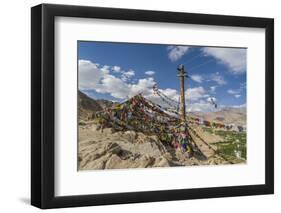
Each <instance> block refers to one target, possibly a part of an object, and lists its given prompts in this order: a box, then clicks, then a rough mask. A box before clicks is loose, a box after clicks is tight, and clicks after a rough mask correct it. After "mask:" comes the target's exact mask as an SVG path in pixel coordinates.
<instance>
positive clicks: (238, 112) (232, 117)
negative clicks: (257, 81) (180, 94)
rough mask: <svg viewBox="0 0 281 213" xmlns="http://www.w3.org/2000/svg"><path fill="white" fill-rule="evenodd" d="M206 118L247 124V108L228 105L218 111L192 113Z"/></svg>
mask: <svg viewBox="0 0 281 213" xmlns="http://www.w3.org/2000/svg"><path fill="white" fill-rule="evenodd" d="M192 114H194V115H195V116H197V117H201V118H203V119H204V120H208V121H215V122H222V123H224V124H236V125H242V126H243V125H246V119H247V116H246V108H245V107H241V108H232V107H226V108H223V109H222V110H220V111H217V112H194V113H192Z"/></svg>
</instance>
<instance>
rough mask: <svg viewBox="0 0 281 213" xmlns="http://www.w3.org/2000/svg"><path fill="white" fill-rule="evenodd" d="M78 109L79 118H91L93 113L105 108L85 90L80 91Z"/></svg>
mask: <svg viewBox="0 0 281 213" xmlns="http://www.w3.org/2000/svg"><path fill="white" fill-rule="evenodd" d="M78 109H79V119H80V120H89V119H91V118H92V115H93V113H95V112H97V111H101V110H102V109H103V108H102V107H101V106H100V104H99V103H98V102H97V101H96V100H93V99H92V98H90V97H89V96H87V95H86V94H84V93H83V92H81V91H78Z"/></svg>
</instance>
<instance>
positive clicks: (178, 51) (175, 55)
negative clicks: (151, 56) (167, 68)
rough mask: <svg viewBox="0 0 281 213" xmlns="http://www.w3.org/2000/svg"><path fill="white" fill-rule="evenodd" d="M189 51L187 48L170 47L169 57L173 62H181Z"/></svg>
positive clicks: (168, 48)
mask: <svg viewBox="0 0 281 213" xmlns="http://www.w3.org/2000/svg"><path fill="white" fill-rule="evenodd" d="M188 49H189V47H187V46H168V47H167V50H168V57H169V59H170V60H171V61H177V60H179V59H180V58H181V57H182V56H183V55H184V54H185V53H186V52H187V50H188Z"/></svg>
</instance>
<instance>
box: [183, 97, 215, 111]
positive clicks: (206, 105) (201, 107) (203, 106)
mask: <svg viewBox="0 0 281 213" xmlns="http://www.w3.org/2000/svg"><path fill="white" fill-rule="evenodd" d="M216 110H217V109H216V108H215V107H214V105H213V104H211V103H210V102H208V101H205V100H201V101H199V102H195V103H190V104H187V112H212V111H216Z"/></svg>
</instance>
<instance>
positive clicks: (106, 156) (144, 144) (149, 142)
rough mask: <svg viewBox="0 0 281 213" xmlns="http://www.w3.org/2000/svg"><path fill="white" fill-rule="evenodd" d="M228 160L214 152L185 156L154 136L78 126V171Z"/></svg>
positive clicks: (198, 163) (93, 126) (213, 163)
mask: <svg viewBox="0 0 281 213" xmlns="http://www.w3.org/2000/svg"><path fill="white" fill-rule="evenodd" d="M89 138H90V140H89ZM200 157H201V159H200ZM228 163H229V162H227V161H226V160H224V159H222V158H221V157H219V156H217V155H214V156H213V157H211V158H209V159H208V160H206V159H203V158H202V156H194V157H191V158H188V157H187V156H186V154H185V153H182V152H181V151H179V150H176V149H174V148H171V147H166V146H164V145H163V143H161V142H160V141H159V140H158V138H157V136H156V135H150V136H147V135H144V134H143V133H141V132H135V131H126V132H115V133H112V130H111V129H110V128H107V129H104V130H103V131H101V130H97V129H96V126H95V125H94V124H92V125H91V126H90V127H88V128H80V129H79V170H93V169H126V168H148V167H171V166H187V165H189V166H191V165H215V164H228Z"/></svg>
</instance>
